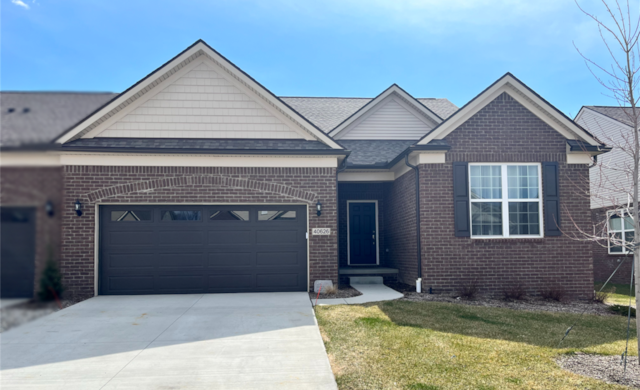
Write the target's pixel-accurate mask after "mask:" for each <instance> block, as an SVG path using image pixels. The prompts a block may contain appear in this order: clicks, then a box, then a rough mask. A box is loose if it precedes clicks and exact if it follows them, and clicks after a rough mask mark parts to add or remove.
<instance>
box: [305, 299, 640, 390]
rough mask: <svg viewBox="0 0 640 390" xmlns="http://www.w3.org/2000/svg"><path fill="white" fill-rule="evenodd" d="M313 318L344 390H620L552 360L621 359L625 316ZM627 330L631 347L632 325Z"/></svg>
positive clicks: (379, 307)
mask: <svg viewBox="0 0 640 390" xmlns="http://www.w3.org/2000/svg"><path fill="white" fill-rule="evenodd" d="M316 315H317V318H318V323H319V325H320V330H321V332H322V335H323V338H324V340H325V345H326V348H327V352H328V354H329V358H330V361H331V366H332V368H333V371H334V374H335V376H336V380H337V382H338V386H339V388H340V389H343V390H344V389H405V390H413V389H416V390H422V389H428V390H435V389H577V388H580V389H583V388H589V389H596V388H597V389H623V387H621V386H617V385H608V384H606V383H604V382H600V381H597V380H595V379H591V378H587V377H582V376H579V375H576V374H572V373H570V372H567V371H564V370H562V369H561V368H559V367H558V366H557V364H556V363H555V359H556V358H557V357H558V356H560V355H562V354H567V353H573V352H576V351H581V352H585V353H599V354H606V355H619V354H621V353H622V351H624V344H625V337H626V318H624V317H616V316H594V315H584V316H582V317H580V316H579V315H578V314H559V313H546V312H526V311H515V310H509V309H500V308H487V307H476V306H466V305H456V304H449V303H439V302H408V301H390V302H381V303H377V304H368V305H358V306H356V305H341V306H320V307H317V308H316ZM576 320H578V324H577V326H576V327H575V328H574V330H573V331H572V332H571V334H570V335H569V336H568V337H567V339H565V342H564V343H563V345H562V348H558V342H559V341H560V339H561V338H562V335H563V334H564V332H565V330H566V329H567V327H569V326H570V325H571V324H572V323H573V322H574V321H576ZM632 329H633V330H634V332H633V337H634V339H633V340H632V341H631V345H633V346H635V343H636V342H637V340H636V339H635V321H633V323H632ZM630 349H632V352H631V353H635V350H636V349H635V347H634V348H630Z"/></svg>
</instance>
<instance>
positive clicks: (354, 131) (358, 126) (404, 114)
mask: <svg viewBox="0 0 640 390" xmlns="http://www.w3.org/2000/svg"><path fill="white" fill-rule="evenodd" d="M379 104H380V107H379V108H374V109H373V112H372V113H371V114H369V115H368V116H366V117H365V118H364V119H362V120H360V121H356V122H355V123H354V124H352V125H350V128H346V129H344V130H343V131H342V132H341V133H340V134H338V135H336V137H335V138H336V139H393V140H404V139H406V140H413V139H415V140H417V139H420V138H421V137H422V136H424V135H425V134H427V133H428V132H429V131H430V130H431V129H432V128H433V127H434V126H433V125H429V124H427V123H426V122H425V121H423V120H421V119H420V118H418V117H417V116H416V115H421V114H418V113H413V112H411V111H410V110H409V109H407V108H406V107H405V106H404V104H401V103H399V102H398V101H397V100H396V99H394V98H389V99H388V100H387V99H385V100H383V101H382V102H380V103H379Z"/></svg>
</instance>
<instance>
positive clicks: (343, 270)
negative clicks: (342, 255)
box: [338, 267, 398, 275]
mask: <svg viewBox="0 0 640 390" xmlns="http://www.w3.org/2000/svg"><path fill="white" fill-rule="evenodd" d="M397 273H398V269H397V268H389V267H340V268H339V269H338V274H340V275H388V274H397Z"/></svg>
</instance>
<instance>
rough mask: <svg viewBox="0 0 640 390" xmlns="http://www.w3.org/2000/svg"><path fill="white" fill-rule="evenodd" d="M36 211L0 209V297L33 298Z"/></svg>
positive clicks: (13, 208)
mask: <svg viewBox="0 0 640 390" xmlns="http://www.w3.org/2000/svg"><path fill="white" fill-rule="evenodd" d="M35 216H36V210H35V209H34V208H29V207H2V208H0V217H1V218H0V219H1V224H0V236H1V238H2V239H1V242H0V247H1V248H2V253H1V254H0V258H2V261H1V262H0V264H1V267H0V275H1V276H2V278H1V280H0V297H1V298H31V297H33V278H34V266H35V235H36V218H35Z"/></svg>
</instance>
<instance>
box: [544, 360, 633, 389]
mask: <svg viewBox="0 0 640 390" xmlns="http://www.w3.org/2000/svg"><path fill="white" fill-rule="evenodd" d="M557 363H558V364H559V365H560V367H562V368H564V369H565V370H567V371H571V372H573V373H575V374H579V375H584V376H588V377H591V378H595V379H599V380H601V381H604V382H607V383H613V384H617V385H623V386H631V387H634V388H638V389H640V366H639V365H638V357H637V356H629V357H628V358H627V372H626V373H623V372H624V371H623V370H624V365H623V364H621V359H620V356H602V355H590V354H585V353H576V354H573V355H565V356H562V357H560V358H559V359H557Z"/></svg>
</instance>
